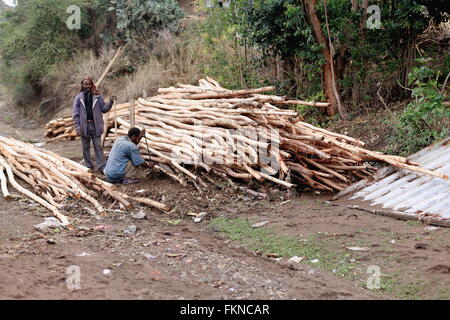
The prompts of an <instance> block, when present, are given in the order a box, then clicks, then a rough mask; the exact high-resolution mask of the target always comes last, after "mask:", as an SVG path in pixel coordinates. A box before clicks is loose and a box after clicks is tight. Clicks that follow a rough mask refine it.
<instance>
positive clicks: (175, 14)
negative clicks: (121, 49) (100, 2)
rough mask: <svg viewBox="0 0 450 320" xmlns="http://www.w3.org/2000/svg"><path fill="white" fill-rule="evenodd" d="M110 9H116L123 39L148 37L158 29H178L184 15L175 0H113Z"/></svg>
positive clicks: (118, 26)
mask: <svg viewBox="0 0 450 320" xmlns="http://www.w3.org/2000/svg"><path fill="white" fill-rule="evenodd" d="M110 3H111V5H112V6H111V7H110V8H109V11H116V16H117V29H118V30H119V36H120V37H121V38H122V40H126V41H130V40H131V39H132V38H133V37H136V36H137V37H145V38H148V37H150V36H152V35H154V34H156V33H157V32H158V31H161V30H169V31H171V32H175V31H177V29H178V21H179V19H180V18H182V17H183V16H184V13H183V10H182V9H181V8H180V6H179V5H178V3H177V2H176V1H175V0H152V1H148V0H133V1H129V0H111V1H110Z"/></svg>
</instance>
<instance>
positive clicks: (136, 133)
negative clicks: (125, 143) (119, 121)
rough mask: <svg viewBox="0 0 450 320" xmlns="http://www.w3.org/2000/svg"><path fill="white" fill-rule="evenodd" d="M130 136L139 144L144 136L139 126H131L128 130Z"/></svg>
mask: <svg viewBox="0 0 450 320" xmlns="http://www.w3.org/2000/svg"><path fill="white" fill-rule="evenodd" d="M128 138H130V140H131V141H132V142H133V143H134V144H136V145H137V144H138V143H139V141H140V140H141V138H142V132H141V130H139V128H131V129H130V130H128Z"/></svg>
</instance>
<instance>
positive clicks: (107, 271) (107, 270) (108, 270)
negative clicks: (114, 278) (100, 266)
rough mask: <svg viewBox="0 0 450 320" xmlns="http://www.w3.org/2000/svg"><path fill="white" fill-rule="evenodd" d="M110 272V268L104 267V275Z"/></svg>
mask: <svg viewBox="0 0 450 320" xmlns="http://www.w3.org/2000/svg"><path fill="white" fill-rule="evenodd" d="M110 273H111V270H110V269H104V270H103V274H104V275H105V276H106V275H108V274H110Z"/></svg>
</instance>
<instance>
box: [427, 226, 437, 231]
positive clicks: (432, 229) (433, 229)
mask: <svg viewBox="0 0 450 320" xmlns="http://www.w3.org/2000/svg"><path fill="white" fill-rule="evenodd" d="M437 229H439V227H432V226H429V227H425V229H424V230H425V231H435V230H437Z"/></svg>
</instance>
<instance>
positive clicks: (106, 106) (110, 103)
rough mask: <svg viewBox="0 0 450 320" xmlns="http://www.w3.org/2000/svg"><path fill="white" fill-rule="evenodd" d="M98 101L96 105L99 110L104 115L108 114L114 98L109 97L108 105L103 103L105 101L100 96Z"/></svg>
mask: <svg viewBox="0 0 450 320" xmlns="http://www.w3.org/2000/svg"><path fill="white" fill-rule="evenodd" d="M98 99H99V101H98V103H99V104H100V110H101V111H102V112H103V113H106V112H108V111H109V110H111V108H112V106H113V103H114V101H115V100H116V96H114V95H113V96H112V97H111V100H110V101H109V103H105V100H104V99H103V97H102V96H99V98H98Z"/></svg>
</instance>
